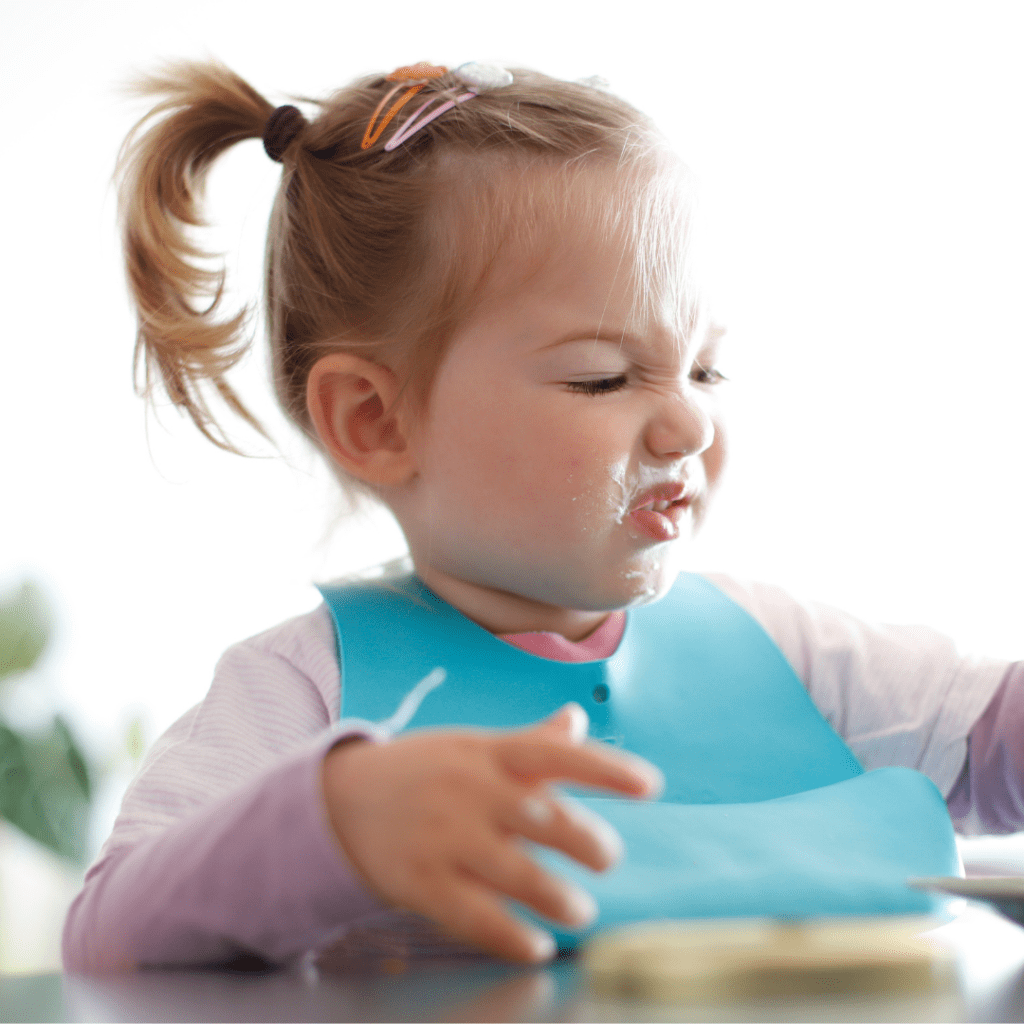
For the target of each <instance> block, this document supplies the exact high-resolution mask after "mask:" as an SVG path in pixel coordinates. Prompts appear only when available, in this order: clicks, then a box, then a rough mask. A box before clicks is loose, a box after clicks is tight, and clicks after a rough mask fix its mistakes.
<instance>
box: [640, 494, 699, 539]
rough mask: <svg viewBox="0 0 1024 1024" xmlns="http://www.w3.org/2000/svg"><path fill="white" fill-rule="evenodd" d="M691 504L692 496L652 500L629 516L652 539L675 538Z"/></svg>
mask: <svg viewBox="0 0 1024 1024" xmlns="http://www.w3.org/2000/svg"><path fill="white" fill-rule="evenodd" d="M689 506H690V498H685V497H684V498H677V499H676V500H675V501H650V502H648V503H647V504H646V505H641V506H640V507H639V508H638V509H635V510H634V511H633V512H630V514H629V518H630V520H631V521H632V523H633V525H634V526H636V527H637V529H639V531H640V532H641V533H642V534H644V535H645V536H647V537H650V538H651V539H652V540H658V541H666V540H675V539H676V538H677V537H678V536H679V525H680V522H681V520H682V518H683V516H684V515H685V514H686V510H687V509H688V508H689Z"/></svg>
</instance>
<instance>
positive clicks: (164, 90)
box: [115, 61, 273, 452]
mask: <svg viewBox="0 0 1024 1024" xmlns="http://www.w3.org/2000/svg"><path fill="white" fill-rule="evenodd" d="M130 89H131V92H132V93H133V94H134V95H137V96H156V97H162V99H161V101H160V102H159V103H158V104H157V106H156V107H154V108H153V110H151V111H150V112H149V113H148V114H147V115H146V116H145V117H144V118H142V120H141V121H139V123H138V124H137V125H136V126H135V127H134V128H133V129H132V131H131V133H130V134H129V136H128V138H127V139H126V140H125V143H124V146H123V147H122V149H121V153H120V156H119V158H118V163H117V170H116V172H115V176H116V178H117V179H118V183H119V209H120V218H121V226H122V237H123V243H124V253H125V262H126V269H127V275H128V285H129V289H130V293H131V297H132V300H133V301H134V304H135V306H136V309H137V312H138V321H139V327H138V333H137V335H136V342H135V362H134V373H135V382H136V390H137V391H138V392H139V394H141V395H143V396H144V397H146V398H148V399H151V398H152V394H153V391H154V389H155V388H156V387H157V386H162V388H163V390H165V391H166V393H167V395H168V396H169V397H170V399H171V401H172V402H173V403H174V404H175V405H176V406H178V407H179V408H180V409H182V410H184V411H185V412H186V413H187V414H188V415H189V417H190V418H191V419H192V422H193V423H195V425H196V426H197V427H198V428H199V430H200V431H201V432H202V433H203V434H204V435H205V436H206V437H207V438H208V439H209V440H211V441H212V442H213V443H214V444H216V445H218V446H219V447H221V448H224V449H227V450H228V451H234V452H237V451H238V449H237V448H236V447H235V446H234V445H233V444H231V442H230V441H228V440H227V437H226V436H225V434H224V432H223V430H222V429H221V428H220V427H219V426H218V425H217V423H216V421H215V419H214V417H213V415H212V413H211V412H210V409H209V406H208V404H207V397H206V393H205V389H204V387H203V384H204V382H207V381H208V382H209V383H210V384H212V385H213V388H214V389H215V390H216V392H217V393H218V394H219V395H220V397H221V398H222V399H223V400H224V401H225V402H226V403H227V405H228V406H229V407H230V408H231V409H232V410H233V411H234V412H235V413H237V414H238V415H239V416H241V417H242V418H243V419H244V420H245V421H246V422H247V423H248V424H249V425H250V426H252V427H253V428H254V429H255V430H257V431H258V432H259V433H260V434H261V435H263V436H264V437H266V436H267V434H266V431H265V430H264V428H263V426H262V424H260V423H259V421H258V420H257V419H256V418H255V417H254V416H253V415H252V414H251V413H250V412H249V410H248V409H246V408H245V406H244V405H243V404H242V402H241V400H240V399H239V398H238V396H237V395H236V393H235V392H234V390H233V389H232V388H231V386H230V385H229V384H228V383H227V380H226V379H225V374H226V373H227V372H228V371H229V370H230V369H231V368H232V367H233V366H234V365H235V364H236V363H237V362H238V361H239V360H240V359H241V358H242V356H243V355H244V354H245V352H246V350H247V349H248V347H249V339H248V338H247V337H245V336H244V334H243V328H244V325H245V323H246V321H247V319H248V314H249V310H248V308H243V309H242V310H241V311H240V312H239V313H238V314H237V315H236V316H234V317H232V318H231V319H229V320H223V321H219V320H218V319H217V318H216V317H215V314H216V313H217V309H218V305H219V304H220V300H221V297H222V295H223V292H224V276H225V271H224V269H223V267H222V268H220V269H208V268H204V267H202V266H200V265H199V264H198V262H197V261H199V260H203V259H210V258H211V254H209V253H206V252H204V251H203V249H202V248H200V247H199V246H198V245H196V244H195V242H194V241H192V240H191V239H190V237H189V232H188V229H189V228H196V227H204V226H206V221H205V220H204V219H203V216H202V205H201V201H202V197H203V187H204V184H205V179H206V175H207V172H208V171H209V169H210V166H211V165H212V163H213V161H214V160H215V159H216V158H217V157H218V156H219V155H220V154H221V153H223V152H224V150H226V149H228V148H229V147H230V146H233V145H234V144H235V143H236V142H240V141H242V140H243V139H256V138H261V137H262V135H263V130H264V127H265V125H266V123H267V120H268V118H269V117H270V114H271V113H272V112H273V107H272V106H271V105H270V103H268V102H267V101H266V100H265V99H264V98H263V97H262V96H260V94H259V93H257V92H256V91H255V90H254V89H253V88H252V87H251V86H249V85H248V84H247V83H246V82H244V81H243V80H242V79H241V78H240V77H239V76H238V75H236V74H234V73H233V72H232V71H230V70H229V69H228V68H226V67H224V66H223V65H221V64H217V63H214V62H210V63H197V62H190V61H182V62H177V63H172V64H168V65H166V66H165V67H164V68H163V69H162V70H161V71H159V72H157V73H156V74H152V75H147V76H146V77H144V78H141V79H139V80H137V81H136V82H135V83H133V84H132V86H131V87H130ZM144 129H145V130H144ZM143 130H144V131H143Z"/></svg>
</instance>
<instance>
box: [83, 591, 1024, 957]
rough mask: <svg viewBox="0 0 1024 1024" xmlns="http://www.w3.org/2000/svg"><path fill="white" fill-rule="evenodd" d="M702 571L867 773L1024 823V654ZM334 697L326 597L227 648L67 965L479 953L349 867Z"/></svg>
mask: <svg viewBox="0 0 1024 1024" xmlns="http://www.w3.org/2000/svg"><path fill="white" fill-rule="evenodd" d="M707 578H708V579H710V580H711V581H712V582H713V583H715V584H716V585H717V586H718V587H719V588H720V589H722V590H723V591H724V592H725V593H726V594H728V595H729V596H730V597H732V598H733V600H735V601H737V602H738V603H739V604H740V605H742V606H743V607H744V608H746V609H747V611H749V612H750V613H751V615H753V616H754V618H755V619H757V620H758V621H759V622H760V623H761V625H762V626H763V627H764V628H765V630H766V631H767V632H768V634H769V635H770V636H771V637H772V639H773V640H774V641H775V643H776V644H777V645H778V646H779V648H780V649H781V650H782V652H783V654H785V655H786V657H787V659H788V660H789V662H790V664H791V665H792V666H793V668H794V670H795V671H796V673H797V675H798V676H799V677H800V679H801V680H802V682H803V683H804V685H805V686H806V687H807V689H808V692H809V694H810V696H811V698H812V699H813V700H814V701H815V703H816V704H817V706H818V708H819V709H820V710H821V711H822V713H823V715H824V716H825V717H826V718H827V719H828V721H829V722H830V723H831V724H832V726H833V728H834V729H835V730H836V731H837V732H838V733H839V734H840V735H841V736H842V737H843V738H844V739H845V740H846V742H847V744H848V745H849V746H850V747H851V749H852V750H853V752H854V753H855V754H856V755H857V757H858V758H859V760H860V761H861V763H862V764H863V765H864V767H865V768H868V769H871V768H877V767H882V766H884V765H906V766H908V767H911V768H916V769H918V770H920V771H922V772H924V773H925V774H927V775H929V776H930V777H931V779H932V780H933V781H934V782H935V784H936V785H937V786H938V787H939V789H940V790H941V791H942V792H943V793H945V794H946V795H947V803H948V806H949V809H950V813H951V815H952V816H953V818H954V820H955V821H958V822H965V821H970V822H971V823H972V824H973V830H975V831H978V830H983V831H987V832H993V833H995V832H1008V831H1014V830H1017V829H1020V828H1024V728H1022V725H1024V663H1022V662H1018V663H1013V664H1011V663H1008V662H1001V661H991V660H985V659H973V658H965V657H962V656H961V655H959V654H958V653H957V651H956V649H955V647H954V645H953V644H952V642H951V641H950V640H948V639H947V638H946V637H944V636H942V635H941V634H938V633H935V632H933V631H932V630H928V629H925V628H923V627H908V626H874V625H870V624H867V623H864V622H860V621H858V620H857V619H855V618H853V617H852V616H849V615H846V614H845V613H843V612H840V611H837V610H836V609H833V608H829V607H826V606H823V605H815V604H804V603H801V602H799V601H797V600H795V599H794V598H792V597H790V596H789V595H788V594H786V593H785V592H784V591H782V590H779V589H778V588H776V587H771V586H767V585H763V584H744V583H740V582H739V581H736V580H734V579H732V578H730V577H726V576H721V575H711V574H708V576H707ZM624 624H625V616H624V613H621V612H620V613H615V614H612V615H610V616H609V617H608V618H607V619H606V620H605V622H604V623H603V624H602V625H601V626H600V627H599V628H598V629H597V630H596V631H595V633H593V634H592V635H591V636H590V637H588V638H587V639H585V640H583V641H582V642H580V643H573V642H571V641H568V640H566V639H565V638H564V637H561V636H559V635H558V634H555V633H524V634H518V635H515V636H503V637H501V639H503V640H506V641H507V642H509V643H512V644H515V645H516V646H518V647H521V648H522V649H524V650H527V651H529V652H531V653H533V654H536V655H538V656H540V657H544V658H550V659H556V660H564V661H585V660H590V659H596V658H604V657H607V656H609V655H610V654H611V653H613V652H614V650H615V648H616V647H617V645H618V643H619V640H620V638H621V636H622V632H623V628H624ZM411 682H415V680H412V681H411ZM340 705H341V692H340V674H339V668H338V661H337V653H336V642H335V637H334V629H333V623H332V621H331V618H330V613H329V611H328V610H327V608H326V606H324V605H322V606H320V607H319V608H317V609H316V610H315V611H313V612H310V613H309V614H307V615H303V616H299V617H298V618H296V619H292V620H290V621H289V622H286V623H284V624H282V625H281V626H278V627H276V628H274V629H271V630H268V631H267V632H265V633H262V634H260V635H258V636H256V637H253V638H251V639H249V640H246V641H243V642H242V643H240V644H236V645H235V646H234V647H232V648H230V649H229V650H228V651H227V652H226V653H225V655H224V656H223V658H222V659H221V660H220V662H219V663H218V666H217V669H216V672H215V675H214V679H213V683H212V685H211V687H210V691H209V693H208V694H207V696H206V698H205V699H204V700H203V701H202V702H201V703H200V704H198V705H196V706H195V707H193V708H192V709H190V710H189V711H188V712H186V713H185V714H184V715H183V716H182V717H181V718H180V719H179V720H178V721H177V722H176V723H175V724H174V725H173V726H171V728H170V729H169V730H168V731H167V732H166V733H165V734H164V735H163V736H162V737H161V738H160V739H159V740H158V741H157V742H156V743H155V744H154V746H153V748H152V750H151V751H150V752H149V754H148V756H147V758H146V761H145V763H144V764H143V766H142V769H141V770H140V772H139V774H138V776H137V777H136V779H135V781H134V782H133V783H132V785H131V786H130V788H129V790H128V792H127V794H126V796H125V798H124V802H123V805H122V808H121V813H120V815H119V816H118V819H117V822H116V823H115V826H114V830H113V832H112V834H111V836H110V838H109V839H108V840H107V842H106V843H105V844H104V846H103V849H102V850H101V851H100V854H99V857H98V858H97V860H96V862H95V863H94V864H93V865H92V866H91V867H90V869H89V871H88V873H87V874H86V877H85V884H84V887H83V889H82V892H81V893H80V894H79V896H78V898H77V899H76V900H75V902H74V903H73V905H72V907H71V909H70V911H69V913H68V916H67V921H66V923H65V929H64V964H65V968H66V970H68V971H105V970H118V969H125V968H133V967H137V966H143V965H199V964H212V963H217V962H223V961H228V960H232V959H235V958H238V957H239V956H245V955H253V956H257V957H259V958H261V959H263V960H266V961H269V962H271V963H284V962H288V961H291V960H294V959H296V958H298V957H301V956H304V955H305V956H310V957H314V958H319V959H321V960H322V961H323V962H330V961H344V960H345V959H346V958H349V959H351V958H353V957H358V956H359V955H362V954H367V953H377V954H379V953H381V952H389V953H392V954H395V955H400V956H403V957H415V956H426V955H430V956H438V955H447V956H472V955H474V954H473V952H472V951H470V950H468V949H466V948H465V947H462V946H460V945H458V944H457V943H455V942H453V941H452V940H448V939H446V938H445V937H444V936H443V935H442V934H441V933H440V932H439V931H437V930H436V929H434V927H433V926H432V925H431V924H430V923H429V922H427V921H426V920H425V919H423V918H420V917H418V916H417V915H414V914H410V913H407V912H404V911H400V910H395V909H393V908H391V907H388V906H385V905H384V904H382V903H381V902H380V901H379V900H378V899H377V898H376V897H375V896H374V895H373V894H372V893H371V892H370V891H369V890H368V889H367V888H366V886H365V885H364V884H363V881H362V879H361V878H360V877H359V875H358V873H357V872H356V871H355V870H354V868H353V867H352V866H351V865H350V864H349V863H348V862H347V860H346V858H345V855H344V853H343V851H342V849H341V848H340V846H339V844H338V843H337V841H336V838H335V836H334V834H333V832H332V830H331V828H330V825H329V823H328V817H327V811H326V806H325V803H324V796H323V792H322V789H321V783H320V777H321V766H322V762H323V758H324V756H325V754H326V752H327V751H328V750H329V749H330V748H331V747H332V746H333V745H334V744H336V743H337V742H339V740H341V739H343V738H345V737H347V736H352V735H358V734H360V729H359V727H358V726H354V725H353V724H352V723H346V722H345V721H344V720H339V709H340ZM364 734H365V733H364ZM968 754H969V756H968Z"/></svg>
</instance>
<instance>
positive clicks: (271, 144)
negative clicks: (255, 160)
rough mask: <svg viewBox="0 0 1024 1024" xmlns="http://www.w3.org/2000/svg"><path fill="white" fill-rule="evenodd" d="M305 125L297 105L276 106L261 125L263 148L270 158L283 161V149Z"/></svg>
mask: <svg viewBox="0 0 1024 1024" xmlns="http://www.w3.org/2000/svg"><path fill="white" fill-rule="evenodd" d="M305 127H306V119H305V118H304V117H303V116H302V111H301V110H299V108H298V107H293V106H291V105H289V104H286V105H285V106H283V107H278V108H277V110H275V111H274V112H273V113H272V114H271V115H270V117H268V118H267V123H266V124H265V125H264V127H263V148H264V149H265V150H266V151H267V156H269V157H270V159H271V160H276V161H277V162H278V163H283V162H284V160H283V157H284V153H285V150H286V149H287V148H288V147H289V146H290V145H291V144H292V142H293V140H294V139H295V136H296V135H298V134H299V132H300V131H302V129H303V128H305Z"/></svg>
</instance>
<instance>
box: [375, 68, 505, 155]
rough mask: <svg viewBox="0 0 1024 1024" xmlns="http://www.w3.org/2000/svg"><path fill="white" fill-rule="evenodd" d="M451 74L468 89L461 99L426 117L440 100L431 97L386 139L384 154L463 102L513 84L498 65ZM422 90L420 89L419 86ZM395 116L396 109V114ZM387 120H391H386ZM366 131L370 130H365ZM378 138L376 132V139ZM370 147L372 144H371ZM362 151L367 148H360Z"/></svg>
mask: <svg viewBox="0 0 1024 1024" xmlns="http://www.w3.org/2000/svg"><path fill="white" fill-rule="evenodd" d="M452 74H453V75H454V76H455V77H456V78H457V79H458V80H459V81H460V82H462V83H463V84H464V85H466V86H468V88H467V90H466V92H464V93H462V94H461V95H460V96H455V97H453V98H452V99H448V100H445V102H443V103H442V104H441V105H440V106H437V107H435V108H434V109H433V110H431V111H430V113H429V114H428V113H426V110H427V108H428V107H429V106H431V104H433V103H436V102H437V100H439V99H440V98H441V97H440V96H432V97H431V98H430V99H429V100H427V102H426V103H424V104H423V105H422V106H420V107H419V108H418V109H417V110H415V111H414V112H413V113H412V114H411V115H410V116H409V118H408V119H407V120H406V121H405V123H404V124H403V125H402V127H401V128H399V129H398V130H397V131H396V132H395V134H394V135H392V136H391V138H390V139H388V141H387V144H386V145H385V146H384V150H385V152H388V153H390V152H392V150H395V149H397V148H398V147H399V146H400V145H401V144H402V143H403V142H405V141H406V140H407V139H410V138H412V136H413V135H415V134H416V133H417V132H418V131H419V130H420V129H421V128H425V127H426V126H427V125H428V124H430V122H431V121H433V120H434V118H435V117H440V116H441V115H442V114H444V113H445V112H446V111H449V110H451V109H452V107H454V106H456V105H457V104H459V103H465V102H466V100H471V99H472V98H473V97H474V96H477V95H479V94H480V93H482V92H487V91H489V90H490V89H500V88H502V87H504V86H506V85H511V84H512V81H513V79H512V72H511V71H508V70H506V69H505V68H503V67H499V66H498V65H497V64H478V63H475V62H470V63H468V64H461V65H459V67H457V68H456V69H455V70H454V71H453V72H452ZM421 88H422V86H421ZM395 112H396V113H397V108H396V111H395ZM388 120H390V118H389V119H388ZM367 131H369V129H368V130H367ZM379 137H380V133H379V132H378V133H377V135H376V136H375V139H376V138H379ZM370 145H373V142H372V141H371V142H370ZM363 148H364V149H365V148H367V147H365V146H364V147H363Z"/></svg>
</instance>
